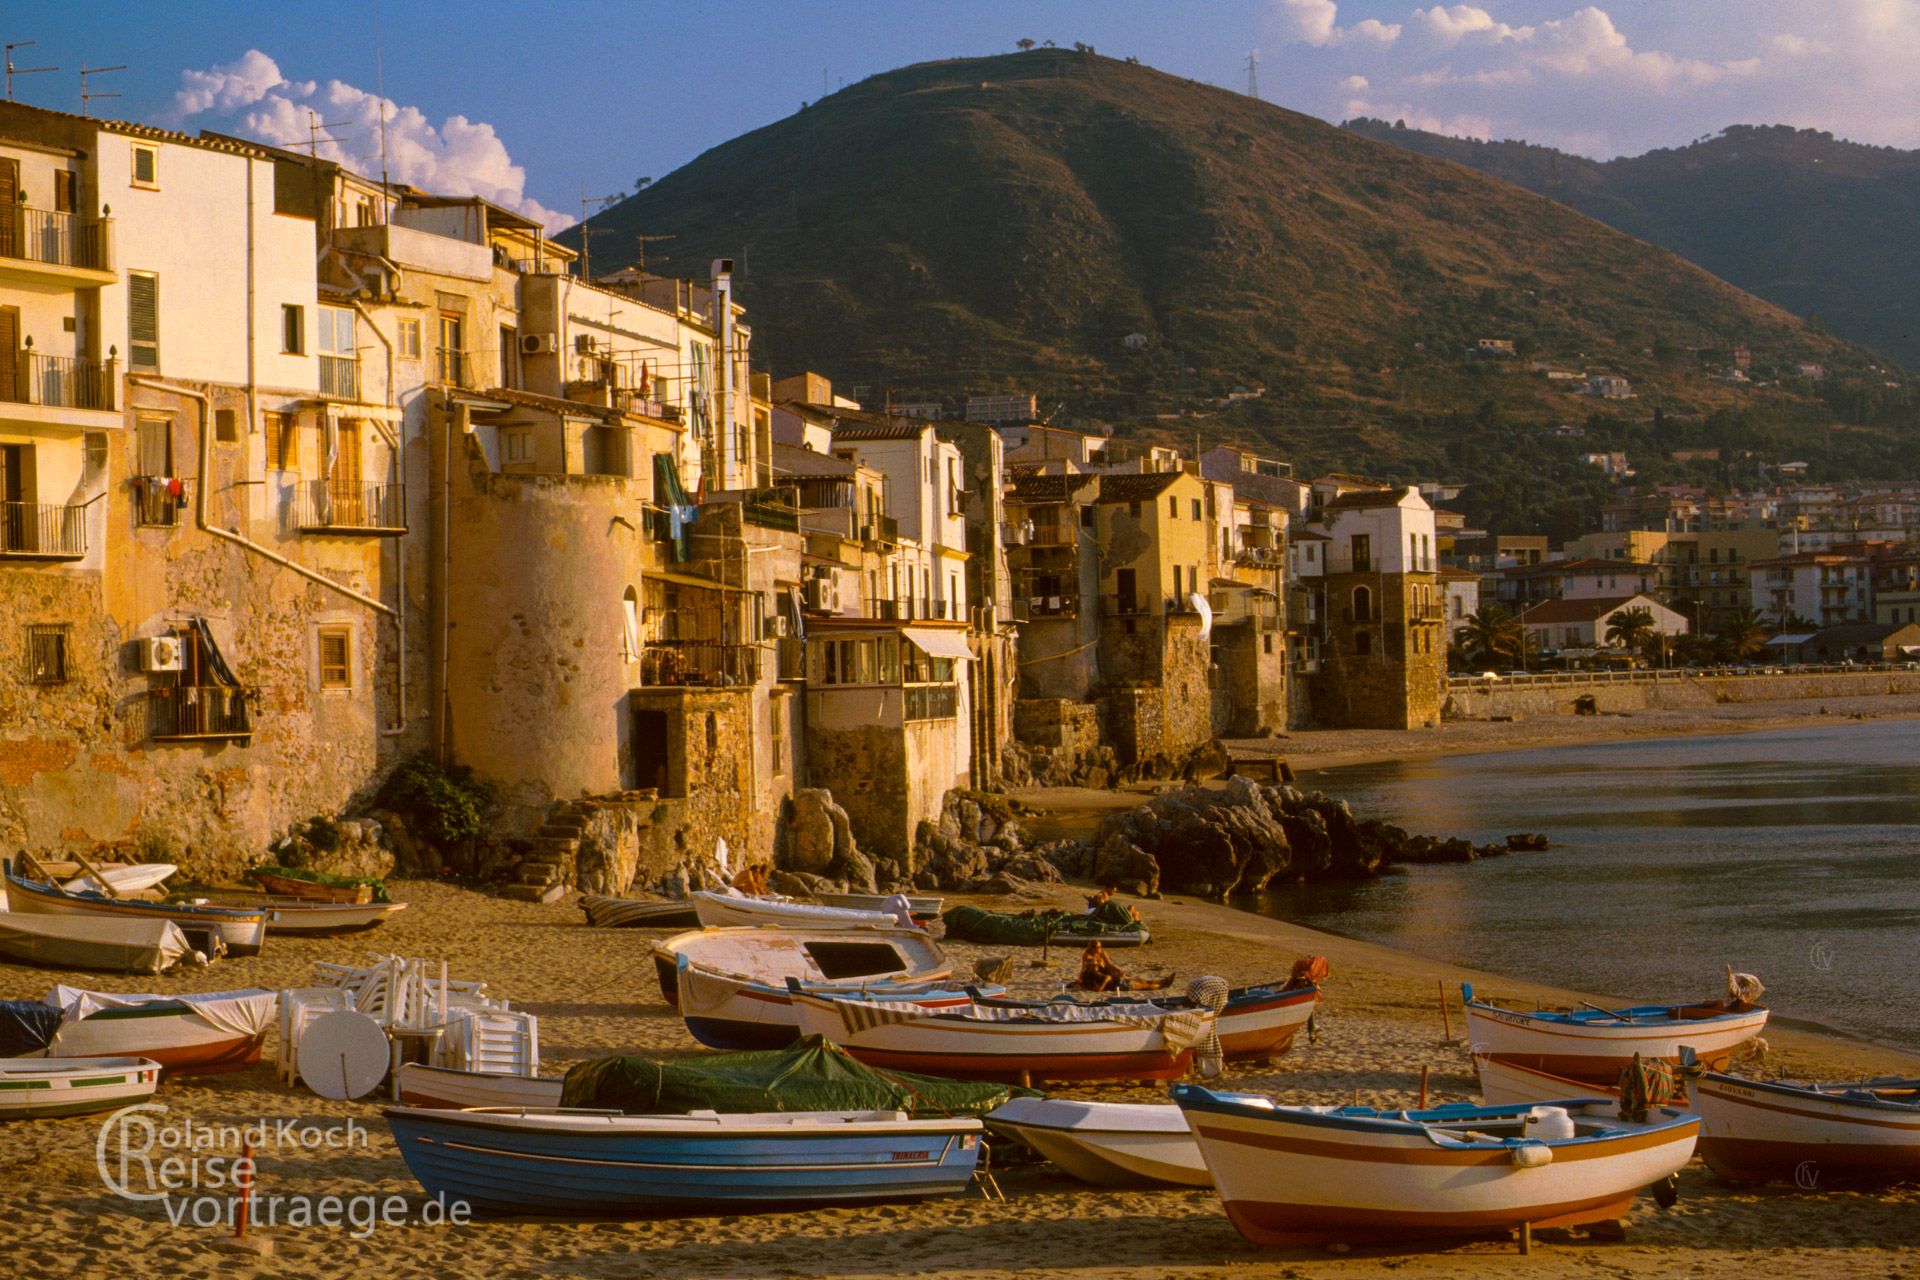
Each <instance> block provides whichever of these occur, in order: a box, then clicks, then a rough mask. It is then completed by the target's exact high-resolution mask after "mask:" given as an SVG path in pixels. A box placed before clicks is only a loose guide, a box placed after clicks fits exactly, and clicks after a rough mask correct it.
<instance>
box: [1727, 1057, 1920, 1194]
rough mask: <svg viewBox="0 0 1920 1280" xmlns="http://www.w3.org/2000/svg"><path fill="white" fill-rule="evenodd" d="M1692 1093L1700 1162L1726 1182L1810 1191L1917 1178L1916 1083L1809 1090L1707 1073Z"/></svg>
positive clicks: (1919, 1108)
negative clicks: (1780, 1184)
mask: <svg viewBox="0 0 1920 1280" xmlns="http://www.w3.org/2000/svg"><path fill="white" fill-rule="evenodd" d="M1690 1092H1691V1095H1692V1098H1693V1109H1694V1110H1695V1111H1697V1112H1699V1113H1700V1126H1701V1127H1700V1155H1701V1157H1702V1158H1703V1159H1704V1160H1706V1162H1707V1167H1708V1168H1710V1169H1712V1170H1713V1171H1714V1172H1715V1173H1717V1174H1719V1175H1721V1176H1722V1177H1724V1178H1730V1179H1734V1180H1736V1181H1749V1182H1766V1181H1775V1180H1778V1181H1792V1182H1795V1183H1797V1184H1799V1185H1800V1186H1802V1187H1804V1188H1805V1189H1807V1190H1809V1191H1811V1190H1814V1189H1815V1188H1818V1187H1824V1186H1827V1185H1829V1184H1832V1183H1844V1182H1852V1181H1875V1182H1892V1181H1899V1180H1902V1179H1907V1178H1920V1078H1906V1079H1900V1078H1893V1077H1888V1078H1885V1079H1879V1080H1862V1081H1858V1082H1856V1083H1851V1084H1814V1083H1795V1082H1791V1081H1784V1080H1748V1079H1746V1078H1744V1077H1742V1076H1734V1075H1726V1074H1724V1073H1721V1072H1717V1071H1710V1072H1707V1073H1706V1074H1704V1075H1703V1076H1701V1077H1700V1078H1699V1079H1697V1080H1695V1081H1693V1083H1692V1084H1691V1086H1690Z"/></svg>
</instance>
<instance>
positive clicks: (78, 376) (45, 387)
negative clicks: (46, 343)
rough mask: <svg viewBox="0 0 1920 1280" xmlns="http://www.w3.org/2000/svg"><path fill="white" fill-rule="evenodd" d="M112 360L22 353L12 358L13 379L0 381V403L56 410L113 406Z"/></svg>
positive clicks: (113, 362) (29, 352)
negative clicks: (43, 406)
mask: <svg viewBox="0 0 1920 1280" xmlns="http://www.w3.org/2000/svg"><path fill="white" fill-rule="evenodd" d="M115 364H116V362H115V361H112V360H81V359H77V358H75V357H73V356H48V355H41V354H40V353H39V352H37V351H22V352H19V353H18V354H17V355H16V356H15V364H14V374H13V379H12V381H11V382H9V381H8V380H7V379H5V378H0V400H8V401H11V402H13V403H14V404H38V405H47V406H49V407H52V408H59V409H104V410H109V411H110V410H112V408H113V407H114V394H113V388H114V382H115V380H116V379H115V373H116V369H115Z"/></svg>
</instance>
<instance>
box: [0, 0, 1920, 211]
mask: <svg viewBox="0 0 1920 1280" xmlns="http://www.w3.org/2000/svg"><path fill="white" fill-rule="evenodd" d="M56 15H57V16H56ZM376 16H377V21H378V25H379V28H380V35H381V45H382V50H383V58H382V65H381V66H379V67H376V61H375V51H374V26H375V21H376ZM1023 36H1024V37H1029V38H1032V39H1036V40H1042V39H1052V40H1054V41H1056V42H1058V43H1059V44H1061V45H1070V44H1072V43H1073V42H1075V41H1084V42H1086V43H1089V44H1092V45H1094V46H1095V47H1096V48H1097V49H1098V50H1099V51H1100V52H1101V53H1106V54H1112V55H1115V56H1128V55H1132V56H1136V57H1138V58H1140V59H1141V61H1143V62H1146V63H1148V64H1150V65H1153V66H1157V67H1159V68H1161V69H1163V70H1166V71H1169V72H1172V73H1175V74H1178V75H1182V76H1187V77H1191V78H1193V79H1196V80H1203V81H1209V82H1212V83H1215V84H1220V85H1224V86H1228V87H1232V88H1236V89H1239V88H1243V87H1244V86H1245V84H1246V67H1245V60H1246V56H1247V53H1248V51H1249V50H1252V49H1257V50H1259V58H1260V68H1259V77H1260V89H1261V96H1262V97H1264V98H1266V99H1267V100H1268V101H1271V102H1276V103H1279V104H1281V105H1283V106H1288V107H1292V108H1295V109H1297V110H1301V111H1306V112H1309V113H1310V114H1313V115H1317V116H1320V117H1322V118H1325V119H1329V120H1340V119H1344V118H1347V117H1349V116H1353V115H1360V114H1368V115H1378V116H1383V117H1385V118H1388V119H1405V120H1406V121H1407V122H1408V123H1409V124H1414V125H1420V126H1424V127H1428V128H1437V129H1441V130H1443V131H1446V132H1451V133H1459V134H1468V135H1473V136H1481V137H1524V138H1526V139H1528V140H1529V141H1536V142H1542V143H1547V144H1550V145H1555V146H1560V147H1564V148H1567V149H1570V150H1575V151H1579V152H1582V153H1584V154H1589V155H1596V156H1610V155H1617V154H1623V153H1624V154H1635V153H1638V152H1640V151H1644V150H1647V149H1649V148H1651V147H1655V146H1667V145H1678V144H1683V143H1685V142H1687V141H1690V140H1691V139H1693V138H1695V137H1699V136H1702V135H1705V134H1710V133H1712V132H1715V131H1717V130H1718V129H1720V128H1723V127H1725V126H1726V125H1728V124H1736V123H1767V124H1770V123H1787V124H1794V125H1801V126H1807V127H1816V128H1824V129H1830V130H1832V131H1833V132H1835V133H1838V134H1841V135H1842V136H1846V137H1852V138H1855V139H1858V140H1861V141H1867V142H1876V143H1884V144H1889V145H1896V146H1904V147H1914V146H1920V88H1916V85H1915V83H1914V82H1915V80H1916V77H1915V76H1914V74H1913V69H1914V68H1915V67H1916V66H1920V0H1598V2H1597V3H1594V4H1582V3H1578V2H1577V0H1479V3H1477V4H1465V3H1462V4H1447V5H1440V4H1422V3H1415V2H1414V0H1192V2H1188V3H1182V2H1181V0H1160V2H1159V3H1145V2H1142V0H1028V2H1026V3H1020V2H1016V0H911V2H910V0H893V2H883V0H837V2H828V0H785V2H782V0H737V2H735V3H689V2H683V3H674V4H665V3H655V2H654V0H644V2H643V0H628V2H626V3H591V4H590V3H581V2H577V0H576V2H569V0H557V2H551V3H543V4H537V5H534V4H507V3H488V2H486V0H478V2H476V3H468V4H449V3H440V2H439V0H420V2H417V3H412V4H403V3H399V2H398V0H386V3H384V4H377V3H376V2H375V0H334V2H332V3H329V4H325V5H319V4H300V5H275V4H261V3H258V2H257V0H256V2H255V3H235V2H231V0H206V2H201V3H195V2H193V0H175V2H173V3H154V2H153V0H145V3H128V2H125V0H100V2H94V3H89V2H88V0H77V2H76V3H73V4H71V5H70V6H64V7H62V6H46V7H44V8H38V9H16V10H15V11H14V12H13V13H12V15H11V16H10V20H9V22H8V23H7V24H6V32H5V38H6V39H9V40H25V39H35V40H38V42H39V43H38V44H37V45H36V46H34V47H32V48H28V49H22V50H19V51H17V53H16V57H15V61H16V62H17V63H18V64H19V65H22V66H40V65H47V64H55V65H58V66H59V67H60V68H61V70H60V72H59V73H58V74H54V75H36V76H25V77H21V78H20V79H19V80H18V81H17V82H16V85H15V93H16V96H18V97H19V98H20V99H22V100H23V101H27V102H33V103H38V104H41V105H45V106H52V107H60V108H63V109H67V110H73V109H76V108H77V107H78V94H79V84H78V77H77V74H76V72H77V70H78V68H79V66H80V64H81V61H82V60H83V59H84V60H85V61H86V62H87V64H88V65H93V66H101V65H110V64H114V63H126V64H128V69H127V70H125V71H122V72H116V73H113V74H111V75H107V76H102V77H100V78H99V80H98V84H97V87H98V88H101V89H111V90H117V91H119V92H120V93H122V94H123V95H124V96H123V97H121V98H118V99H111V100H103V101H101V102H99V103H97V104H96V107H95V110H96V112H97V113H98V114H105V115H117V116H124V117H126V118H130V119H138V120H145V121H150V122H155V123H164V124H171V125H174V126H175V127H181V128H186V129H200V128H212V129H218V130H222V131H225V132H234V133H242V134H250V135H252V136H258V137H263V138H266V139H268V140H273V141H279V142H283V143H290V142H294V141H304V139H306V138H307V136H308V129H307V120H308V116H307V113H308V111H310V110H314V111H318V112H320V113H321V116H322V117H323V118H324V119H325V120H326V121H328V122H329V123H332V122H336V121H337V122H339V123H338V127H337V128H336V129H335V130H334V131H333V136H334V137H335V138H336V139H337V141H336V142H335V143H334V144H333V148H332V149H333V150H334V152H335V154H336V155H337V157H338V158H341V159H344V160H347V161H348V162H350V163H354V164H355V165H356V166H358V167H362V168H368V169H372V170H374V171H377V170H378V167H379V159H378V157H379V154H380V148H379V142H378V134H379V121H380V118H381V111H380V106H379V99H378V97H377V95H376V89H377V88H379V87H380V86H381V85H382V79H384V91H385V95H386V98H387V99H388V100H390V102H391V103H392V104H394V105H393V106H391V107H389V108H388V110H387V113H386V114H387V117H388V125H387V155H388V163H389V164H390V165H391V166H392V172H393V176H395V177H396V178H402V179H405V180H407V181H413V182H415V183H417V184H418V185H422V186H428V187H434V188H436V189H440V190H446V191H456V190H457V191H472V192H475V193H477V194H481V195H486V196H488V197H489V198H493V199H498V200H501V201H502V202H503V203H508V204H512V205H515V206H516V207H521V208H525V209H527V210H528V211H529V212H532V213H535V214H536V215H538V216H543V217H547V218H549V219H550V220H552V221H554V222H555V223H557V222H559V221H560V220H563V219H565V218H568V217H577V216H578V215H579V212H580V194H581V187H582V184H583V183H584V184H585V186H586V191H587V194H588V195H591V196H602V195H609V194H613V193H615V192H619V191H625V190H631V189H632V187H633V184H634V182H635V180H636V179H637V178H639V177H641V176H643V175H644V176H650V177H656V178H657V177H660V176H663V175H664V174H666V173H668V172H669V171H671V170H672V169H673V168H675V167H677V166H679V165H681V164H684V163H686V162H687V161H688V160H691V159H692V158H693V157H695V156H696V155H698V154H700V152H702V151H704V150H706V149H707V148H709V147H711V146H714V145H717V144H718V143H721V142H724V141H726V140H727V139H728V138H731V137H733V136H735V135H737V134H739V133H742V132H745V131H746V130H749V129H752V128H756V127H758V126H760V125H764V124H767V123H770V122H771V121H774V120H777V119H780V118H781V117H784V116H786V115H789V114H791V113H792V112H793V111H794V110H796V109H797V108H798V107H799V106H800V104H801V103H802V102H803V101H808V100H812V99H816V98H818V97H820V96H821V92H822V86H823V83H824V84H825V85H826V86H827V87H830V88H837V87H838V86H839V85H840V84H842V83H849V84H850V83H853V82H854V81H856V80H859V79H861V78H863V77H865V76H868V75H871V74H874V73H875V72H879V71H884V70H887V69H889V68H891V67H896V66H899V65H902V64H904V63H908V62H917V61H923V60H926V59H930V58H943V57H952V56H959V55H972V54H984V53H994V52H1000V51H1004V50H1008V49H1010V48H1011V47H1012V46H1013V42H1014V41H1015V40H1017V39H1019V38H1021V37H1023ZM382 73H384V76H383V77H382ZM823 78H824V79H823Z"/></svg>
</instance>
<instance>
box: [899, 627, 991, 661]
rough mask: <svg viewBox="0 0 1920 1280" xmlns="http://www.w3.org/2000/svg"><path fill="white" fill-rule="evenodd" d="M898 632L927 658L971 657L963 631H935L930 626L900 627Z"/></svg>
mask: <svg viewBox="0 0 1920 1280" xmlns="http://www.w3.org/2000/svg"><path fill="white" fill-rule="evenodd" d="M900 634H901V635H903V636H905V637H906V638H907V640H908V642H909V643H911V644H912V645H913V647H914V648H916V649H918V650H919V651H920V652H922V653H924V654H926V655H927V656H928V657H929V658H952V659H953V660H954V661H955V662H965V661H967V660H968V659H970V658H972V657H973V650H972V649H971V648H969V647H968V646H967V635H966V632H964V631H935V630H933V629H932V628H930V627H902V628H900Z"/></svg>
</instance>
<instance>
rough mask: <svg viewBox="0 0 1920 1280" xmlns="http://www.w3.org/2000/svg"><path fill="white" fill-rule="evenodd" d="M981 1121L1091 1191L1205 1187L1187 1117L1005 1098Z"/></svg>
mask: <svg viewBox="0 0 1920 1280" xmlns="http://www.w3.org/2000/svg"><path fill="white" fill-rule="evenodd" d="M986 1121H987V1130H988V1131H989V1132H991V1133H995V1134H1005V1135H1007V1136H1009V1137H1011V1138H1013V1139H1014V1140H1016V1141H1017V1142H1019V1143H1020V1144H1021V1145H1022V1146H1024V1147H1026V1148H1027V1149H1028V1150H1030V1151H1032V1152H1033V1153H1034V1154H1035V1155H1037V1156H1041V1157H1042V1158H1044V1159H1047V1160H1051V1161H1052V1162H1053V1163H1055V1164H1057V1165H1059V1166H1060V1167H1061V1168H1062V1169H1064V1170H1066V1171H1067V1172H1068V1173H1069V1174H1071V1175H1073V1176H1074V1177H1076V1178H1078V1179H1080V1180H1081V1181H1082V1182H1091V1183H1093V1184H1094V1185H1095V1186H1101V1187H1137V1186H1140V1185H1142V1184H1149V1183H1159V1184H1164V1185H1167V1186H1176V1187H1210V1186H1212V1185H1213V1179H1212V1178H1211V1177H1209V1176H1208V1174H1207V1165H1206V1162H1205V1161H1204V1160H1202V1159H1201V1158H1200V1147H1199V1144H1198V1143H1196V1142H1195V1141H1194V1140H1193V1132H1192V1131H1191V1130H1190V1129H1188V1128H1187V1117H1186V1116H1185V1114H1184V1113H1182V1112H1181V1110H1180V1108H1179V1107H1175V1106H1170V1105H1168V1104H1166V1103H1127V1102H1080V1101H1078V1100H1074V1099H1068V1098H1012V1099H1009V1100H1008V1101H1007V1102H1006V1103H1004V1104H1002V1105H1001V1106H999V1107H997V1108H995V1109H994V1110H993V1111H990V1112H988V1113H987V1117H986Z"/></svg>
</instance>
